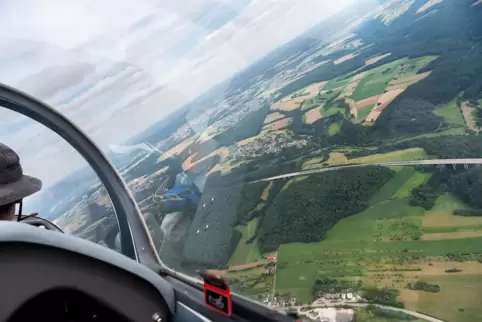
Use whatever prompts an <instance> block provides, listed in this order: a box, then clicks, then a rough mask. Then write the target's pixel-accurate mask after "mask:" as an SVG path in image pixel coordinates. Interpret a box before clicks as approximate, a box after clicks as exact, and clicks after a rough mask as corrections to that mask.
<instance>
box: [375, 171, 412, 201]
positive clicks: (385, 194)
mask: <svg viewBox="0 0 482 322" xmlns="http://www.w3.org/2000/svg"><path fill="white" fill-rule="evenodd" d="M414 174H415V169H413V168H410V167H403V168H402V169H401V170H400V171H398V172H397V174H395V176H394V177H393V178H392V179H391V180H390V181H388V182H387V183H386V184H385V185H384V186H383V187H382V188H381V189H380V190H379V191H378V193H377V194H376V195H375V196H373V198H372V199H371V200H370V204H371V205H376V204H379V203H381V202H383V201H385V200H388V199H390V198H391V197H392V196H393V195H394V194H396V193H397V192H398V191H399V190H400V189H401V188H402V187H403V186H404V185H405V183H406V182H407V181H408V180H409V179H410V177H411V176H413V175H414Z"/></svg>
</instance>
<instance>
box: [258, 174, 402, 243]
mask: <svg viewBox="0 0 482 322" xmlns="http://www.w3.org/2000/svg"><path fill="white" fill-rule="evenodd" d="M393 174H394V172H393V171H392V170H390V169H388V168H385V167H377V166H367V167H364V168H363V169H359V168H347V169H342V170H336V171H328V172H324V173H320V174H319V175H316V176H311V177H309V178H307V179H305V180H303V181H299V182H294V183H293V184H291V185H289V187H288V188H286V189H284V190H283V191H281V192H280V193H279V194H278V195H277V196H276V198H275V199H274V201H273V203H272V205H271V207H270V208H269V209H268V210H267V212H266V215H265V218H264V220H263V224H262V225H261V227H260V230H259V233H258V244H259V245H260V249H261V251H262V252H268V251H273V250H276V249H277V248H278V246H279V245H280V244H283V243H293V242H305V243H308V242H316V241H320V240H322V239H323V237H324V233H325V232H326V231H327V230H329V229H330V228H332V227H333V226H334V225H335V224H336V223H337V222H338V221H339V220H340V219H342V218H344V217H347V216H350V215H352V214H355V213H358V212H360V211H362V210H364V209H366V208H367V207H368V206H369V203H368V200H369V199H370V198H371V197H372V196H373V195H374V194H375V193H376V192H377V191H378V190H379V189H380V188H381V187H382V186H383V184H385V183H386V182H387V181H388V180H390V178H391V177H392V176H393Z"/></svg>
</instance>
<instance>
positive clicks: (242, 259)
mask: <svg viewBox="0 0 482 322" xmlns="http://www.w3.org/2000/svg"><path fill="white" fill-rule="evenodd" d="M258 220H259V218H254V219H253V220H251V221H249V222H248V224H247V225H246V226H238V227H236V229H237V230H239V231H240V232H241V234H243V236H242V237H241V239H240V240H239V242H238V245H237V246H236V249H235V250H234V252H233V255H231V258H230V259H229V261H228V266H236V265H243V264H247V263H252V262H256V261H258V260H260V259H262V258H263V257H262V256H261V253H260V251H259V248H258V245H257V244H256V242H253V243H251V244H246V240H248V239H249V238H250V237H251V236H253V235H254V233H255V231H256V225H257V223H258Z"/></svg>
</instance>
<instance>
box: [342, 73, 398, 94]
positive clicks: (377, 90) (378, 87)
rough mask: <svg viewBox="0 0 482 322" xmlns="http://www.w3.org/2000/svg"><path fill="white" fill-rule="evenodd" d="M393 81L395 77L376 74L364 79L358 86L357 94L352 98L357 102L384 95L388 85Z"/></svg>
mask: <svg viewBox="0 0 482 322" xmlns="http://www.w3.org/2000/svg"><path fill="white" fill-rule="evenodd" d="M392 79H393V76H392V75H391V74H389V75H388V76H382V75H380V74H378V73H374V74H372V75H370V76H366V77H365V78H363V79H362V80H361V81H360V83H359V84H358V86H357V88H356V89H355V92H354V93H353V95H352V96H351V98H352V99H354V100H355V101H360V100H363V99H365V98H369V97H372V96H375V95H379V94H383V92H384V91H385V88H386V87H387V85H388V83H389V82H390V81H391V80H392Z"/></svg>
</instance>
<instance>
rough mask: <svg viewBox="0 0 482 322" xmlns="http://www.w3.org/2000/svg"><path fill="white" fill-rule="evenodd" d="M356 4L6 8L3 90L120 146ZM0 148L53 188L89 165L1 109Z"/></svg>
mask: <svg viewBox="0 0 482 322" xmlns="http://www.w3.org/2000/svg"><path fill="white" fill-rule="evenodd" d="M352 2H353V0H340V1H320V0H305V1H296V0H276V1H275V0H252V1H250V0H205V1H195V0H182V1H181V0H179V1H175V2H173V1H167V0H166V1H154V0H144V1H127V0H105V1H96V0H86V1H85V0H84V1H80V0H75V1H61V0H52V1H49V2H45V1H42V2H38V1H34V0H6V1H2V2H1V3H0V24H1V28H0V47H2V48H1V49H2V50H0V75H1V76H0V77H1V78H0V81H1V82H3V83H6V84H9V85H12V86H16V87H18V88H20V89H21V90H24V91H26V92H28V93H30V94H33V95H34V96H37V97H39V98H40V99H42V100H45V101H46V102H48V103H50V104H52V105H53V106H54V107H55V108H57V109H59V110H60V111H61V112H62V113H65V114H66V115H67V116H68V117H69V118H71V119H72V120H74V121H75V122H76V124H78V125H79V126H80V127H81V128H82V129H83V130H84V131H86V132H87V133H88V134H89V135H90V136H92V137H93V138H94V140H95V141H96V142H97V143H98V144H99V145H100V146H101V147H102V148H107V145H108V144H119V143H121V142H123V141H125V140H126V139H128V138H129V137H131V136H132V135H134V134H136V133H138V132H140V131H141V130H143V129H145V128H146V127H148V126H149V125H150V124H152V123H154V122H156V121H159V120H160V119H162V118H163V117H164V116H165V115H167V114H169V113H170V112H172V111H173V110H174V109H176V108H178V107H179V106H181V105H182V104H184V103H186V102H187V101H189V100H191V99H193V98H194V97H196V96H198V95H199V94H201V93H202V92H204V91H206V90H207V89H209V88H211V87H212V86H213V85H215V84H216V83H219V82H221V81H222V80H224V79H226V78H227V77H229V76H231V75H233V73H235V72H237V71H240V70H242V69H244V68H246V67H247V66H248V65H250V64H251V63H252V62H254V61H255V60H257V59H259V58H261V57H262V56H264V55H265V54H267V53H269V52H270V51H272V50H273V49H275V48H276V47H278V46H280V45H281V44H283V43H285V42H287V41H289V40H290V39H292V38H293V37H296V36H297V35H299V34H300V33H302V32H303V31H305V30H306V29H308V28H309V27H311V26H313V25H314V24H316V23H319V22H320V21H322V20H323V19H325V18H326V17H328V16H331V15H332V14H334V13H335V12H337V11H339V10H341V9H342V8H343V7H345V6H347V5H349V4H350V3H352ZM6 127H8V129H9V130H8V131H0V141H2V142H4V143H6V144H9V145H12V146H13V147H14V148H15V149H16V150H17V151H18V152H19V154H20V155H21V157H22V159H23V162H24V167H25V168H26V170H27V172H29V173H31V174H33V175H37V176H40V177H42V178H43V179H44V181H45V183H51V182H54V181H56V180H58V179H59V178H61V177H63V176H65V175H66V174H68V173H70V172H72V171H73V170H75V169H78V168H79V167H80V166H82V160H81V159H80V158H79V157H77V156H75V152H74V151H72V149H71V148H69V147H68V146H67V144H65V143H63V142H60V141H61V140H60V139H59V138H57V137H56V136H55V135H52V134H48V133H46V132H47V131H45V130H43V129H42V127H41V126H39V125H38V124H34V123H31V122H29V121H26V120H23V119H22V118H21V117H18V116H17V115H15V114H12V113H7V112H5V111H3V110H0V128H3V129H4V128H6Z"/></svg>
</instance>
